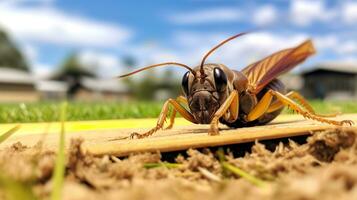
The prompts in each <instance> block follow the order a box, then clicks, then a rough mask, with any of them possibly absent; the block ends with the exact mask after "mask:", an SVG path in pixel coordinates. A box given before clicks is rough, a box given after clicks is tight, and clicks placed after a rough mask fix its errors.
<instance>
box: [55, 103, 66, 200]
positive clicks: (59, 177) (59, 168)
mask: <svg viewBox="0 0 357 200" xmlns="http://www.w3.org/2000/svg"><path fill="white" fill-rule="evenodd" d="M66 107H67V103H66V102H64V103H62V105H61V133H60V141H59V142H60V144H59V148H58V153H57V158H56V166H55V169H54V173H53V176H52V181H53V186H52V193H51V199H52V200H60V199H61V193H62V186H63V180H64V173H65V152H64V151H65V121H66Z"/></svg>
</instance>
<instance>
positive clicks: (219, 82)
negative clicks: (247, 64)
mask: <svg viewBox="0 0 357 200" xmlns="http://www.w3.org/2000/svg"><path fill="white" fill-rule="evenodd" d="M213 74H214V82H215V84H216V90H217V91H224V89H225V88H226V86H227V76H226V74H225V73H224V72H223V70H222V69H221V68H218V67H216V68H214V70H213Z"/></svg>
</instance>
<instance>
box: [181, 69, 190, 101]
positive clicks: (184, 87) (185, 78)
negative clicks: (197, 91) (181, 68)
mask: <svg viewBox="0 0 357 200" xmlns="http://www.w3.org/2000/svg"><path fill="white" fill-rule="evenodd" d="M189 76H190V71H188V72H186V73H185V75H183V78H182V83H181V86H182V90H183V92H184V93H185V95H186V96H187V95H188V77H189Z"/></svg>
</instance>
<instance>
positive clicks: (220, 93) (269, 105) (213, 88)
mask: <svg viewBox="0 0 357 200" xmlns="http://www.w3.org/2000/svg"><path fill="white" fill-rule="evenodd" d="M244 34H245V33H241V34H238V35H235V36H232V37H230V38H228V39H226V40H224V41H223V42H221V43H220V44H218V45H217V46H215V47H214V48H213V49H212V50H210V51H209V52H208V53H207V54H206V55H205V56H204V58H203V59H202V62H201V64H200V65H199V66H197V67H195V68H193V69H192V68H190V67H189V66H187V65H184V64H181V63H176V62H168V63H160V64H156V65H151V66H148V67H145V68H142V69H139V70H137V71H134V72H131V73H129V74H126V75H122V76H120V78H122V77H126V76H129V75H132V74H135V73H137V72H140V71H143V70H146V69H150V68H153V67H158V66H167V65H178V66H181V67H184V68H186V69H188V70H189V71H187V72H186V73H185V74H184V76H183V78H182V90H183V93H184V96H179V97H178V98H177V99H176V100H174V99H169V100H167V101H166V102H165V104H164V106H163V108H162V111H161V114H160V116H159V119H158V122H157V125H156V127H154V128H153V129H151V130H149V131H148V132H146V133H143V134H138V133H134V134H133V135H132V136H133V137H134V136H136V137H138V138H143V137H147V136H150V135H152V134H153V133H155V132H156V131H157V130H160V129H162V128H163V125H164V122H165V119H166V117H167V115H168V111H169V106H170V105H171V106H172V107H173V112H172V114H171V117H170V125H169V126H168V127H167V128H168V129H169V128H172V126H173V124H174V120H175V115H176V113H177V112H179V113H180V114H181V116H182V117H184V118H185V119H186V120H188V121H190V122H192V123H196V124H210V129H209V134H210V135H217V134H219V130H218V123H219V122H221V123H223V124H226V125H228V126H229V127H234V128H238V127H247V126H255V125H263V124H266V123H268V122H270V121H272V120H273V119H274V118H276V117H277V116H278V115H279V114H280V112H281V111H282V109H283V108H284V107H285V106H288V107H289V108H290V109H292V110H294V111H295V112H297V113H299V114H301V115H303V116H304V117H305V118H310V119H312V120H316V121H320V122H323V123H328V124H333V125H339V126H340V125H344V124H347V125H352V123H353V122H352V121H350V120H343V121H337V120H332V119H327V117H329V116H324V115H319V114H316V113H315V112H314V110H313V108H312V107H311V106H310V105H309V104H308V102H307V101H306V100H305V99H304V98H303V97H302V96H301V95H300V94H299V93H297V92H294V91H291V92H289V93H286V91H285V87H284V85H283V83H282V82H281V81H279V80H278V79H277V77H278V76H279V75H281V74H283V73H286V72H287V71H289V70H291V69H292V68H294V67H295V66H296V65H297V64H299V63H301V62H303V61H304V60H305V59H306V58H307V57H309V56H311V55H312V54H314V53H315V49H314V47H313V44H312V42H311V41H310V40H307V41H305V42H303V43H302V44H300V45H298V46H296V47H293V48H289V49H285V50H282V51H279V52H277V53H274V54H272V55H270V56H268V57H266V58H264V59H262V60H260V61H258V62H255V63H253V64H251V65H249V66H247V67H246V68H244V69H243V70H241V71H235V70H231V69H229V68H228V67H226V66H225V65H223V64H205V60H206V58H207V57H208V56H209V55H210V54H211V53H212V52H213V51H215V50H216V49H217V48H219V47H220V46H222V45H223V44H225V43H227V42H228V41H230V40H232V39H235V38H237V37H239V36H242V35H244ZM297 102H298V103H297ZM186 107H187V108H188V109H186ZM330 116H334V115H330Z"/></svg>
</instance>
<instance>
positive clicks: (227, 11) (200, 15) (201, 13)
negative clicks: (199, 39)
mask: <svg viewBox="0 0 357 200" xmlns="http://www.w3.org/2000/svg"><path fill="white" fill-rule="evenodd" d="M241 18H242V14H241V11H240V10H239V9H234V8H228V7H222V8H214V9H206V10H197V11H192V12H182V13H176V14H172V16H171V17H169V19H170V21H172V22H174V23H176V24H201V23H212V22H228V21H237V20H240V19H241Z"/></svg>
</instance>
